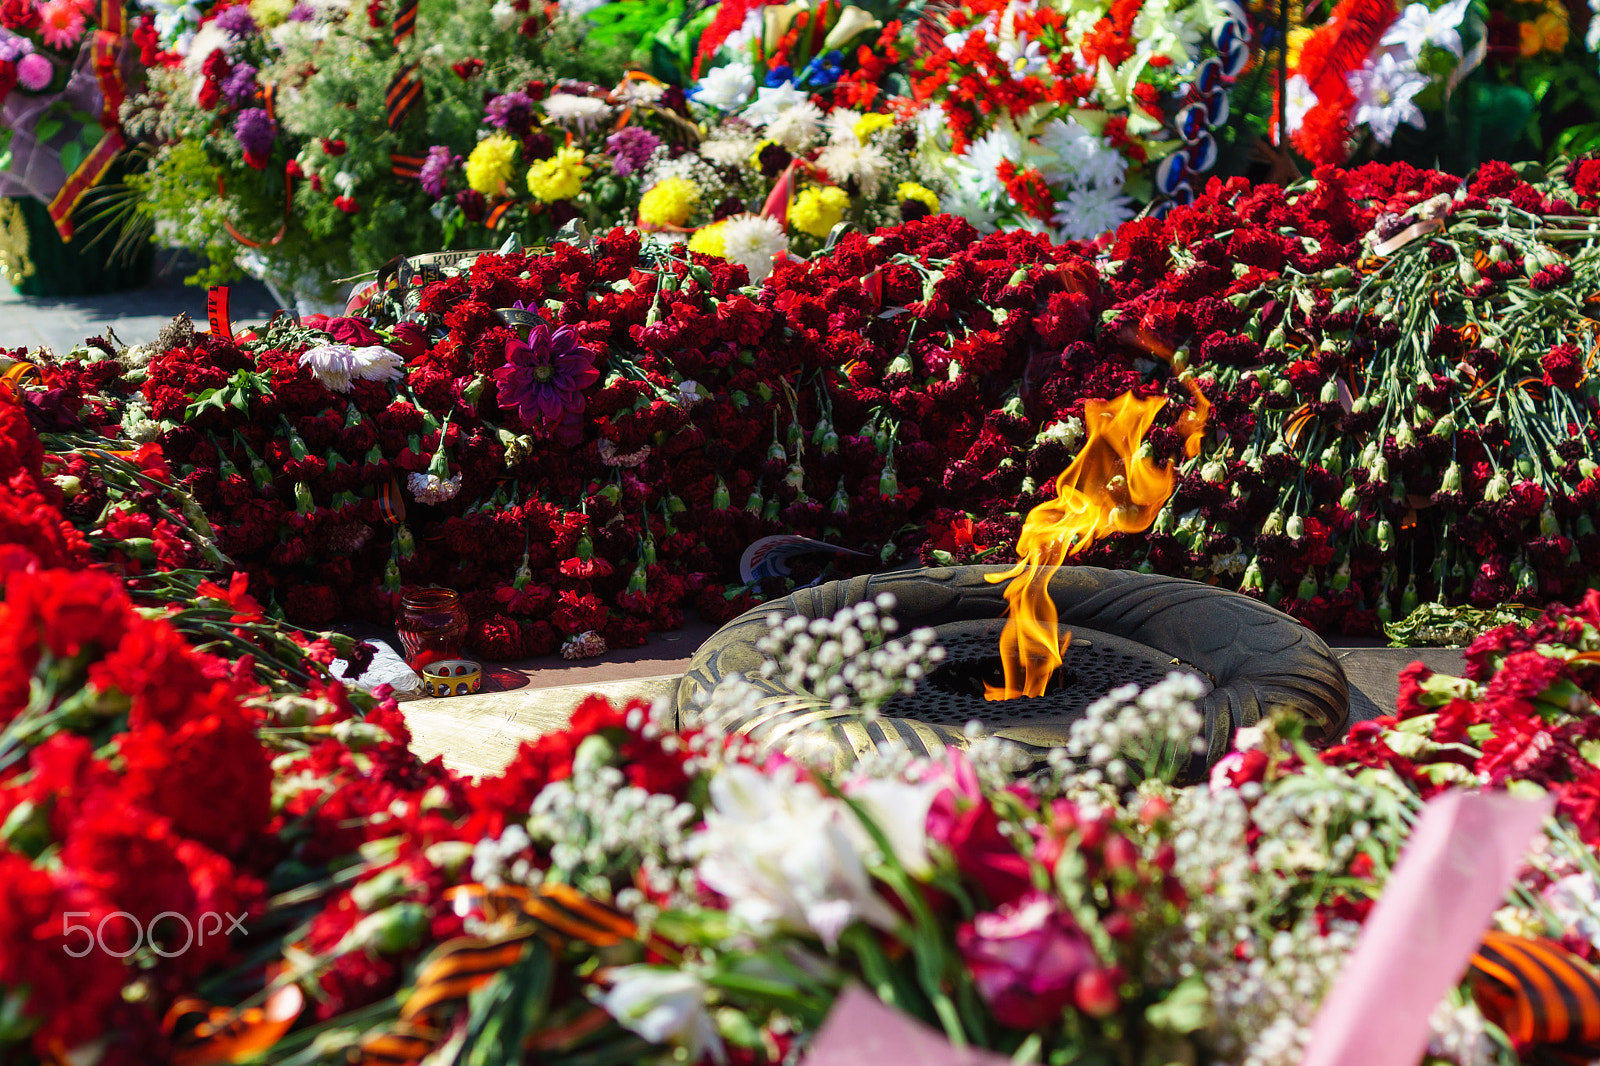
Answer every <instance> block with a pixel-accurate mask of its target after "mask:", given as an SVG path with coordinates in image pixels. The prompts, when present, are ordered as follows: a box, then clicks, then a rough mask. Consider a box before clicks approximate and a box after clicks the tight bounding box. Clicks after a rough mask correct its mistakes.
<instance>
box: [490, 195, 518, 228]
mask: <svg viewBox="0 0 1600 1066" xmlns="http://www.w3.org/2000/svg"><path fill="white" fill-rule="evenodd" d="M510 209H511V201H510V200H507V201H505V202H504V203H501V204H496V205H495V206H494V207H493V208H491V209H490V211H489V215H488V217H487V218H485V219H484V220H483V225H484V228H485V229H494V228H495V226H497V225H499V223H500V219H501V217H502V216H504V215H505V213H506V212H507V211H509V210H510Z"/></svg>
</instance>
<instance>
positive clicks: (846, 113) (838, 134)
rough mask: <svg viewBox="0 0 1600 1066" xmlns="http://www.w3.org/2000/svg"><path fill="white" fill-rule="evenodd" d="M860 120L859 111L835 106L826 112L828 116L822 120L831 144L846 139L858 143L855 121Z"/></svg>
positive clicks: (858, 136)
mask: <svg viewBox="0 0 1600 1066" xmlns="http://www.w3.org/2000/svg"><path fill="white" fill-rule="evenodd" d="M860 121H861V112H860V111H851V110H850V109H849V108H844V107H837V108H834V109H833V110H832V111H830V112H828V117H827V119H826V120H825V121H824V122H823V126H825V127H826V128H827V130H828V140H829V141H830V142H832V143H833V144H843V143H845V142H846V141H850V142H852V143H860V141H861V137H860V135H859V134H857V133H856V123H858V122H860Z"/></svg>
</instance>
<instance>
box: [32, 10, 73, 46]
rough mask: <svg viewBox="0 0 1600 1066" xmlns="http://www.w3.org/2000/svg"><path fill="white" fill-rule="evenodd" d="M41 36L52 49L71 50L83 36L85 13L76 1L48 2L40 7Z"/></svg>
mask: <svg viewBox="0 0 1600 1066" xmlns="http://www.w3.org/2000/svg"><path fill="white" fill-rule="evenodd" d="M39 36H40V37H43V38H44V43H45V44H47V45H49V46H50V47H51V48H56V49H67V48H71V47H72V46H73V45H75V44H77V43H78V38H80V37H82V36H83V11H82V10H81V9H80V8H79V7H78V5H77V3H75V2H74V0H47V2H46V3H44V4H41V5H40V6H39Z"/></svg>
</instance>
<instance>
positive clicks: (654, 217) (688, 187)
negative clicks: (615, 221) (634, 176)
mask: <svg viewBox="0 0 1600 1066" xmlns="http://www.w3.org/2000/svg"><path fill="white" fill-rule="evenodd" d="M699 206H700V187H699V186H698V185H696V184H695V183H694V182H692V181H690V180H689V179H688V178H668V179H667V180H666V181H659V182H656V184H654V185H652V186H650V189H649V191H648V192H646V193H645V194H644V195H643V196H641V197H639V221H640V222H641V223H643V224H644V225H646V226H681V225H683V224H684V223H685V222H688V221H689V216H690V215H692V214H694V209H695V208H697V207H699Z"/></svg>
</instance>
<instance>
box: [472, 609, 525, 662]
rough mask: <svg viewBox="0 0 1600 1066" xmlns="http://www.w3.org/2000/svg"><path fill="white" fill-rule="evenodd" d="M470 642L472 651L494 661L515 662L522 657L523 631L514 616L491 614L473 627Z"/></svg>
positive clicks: (480, 656) (482, 657)
mask: <svg viewBox="0 0 1600 1066" xmlns="http://www.w3.org/2000/svg"><path fill="white" fill-rule="evenodd" d="M467 639H468V643H469V644H470V646H471V647H472V653H473V654H474V655H476V656H478V657H479V658H481V659H487V660H490V661H492V662H502V663H504V662H514V661H515V660H517V659H520V658H522V654H523V649H522V631H521V630H520V629H519V628H518V627H517V622H516V620H515V619H513V618H508V617H507V616H505V615H503V614H497V615H491V616H490V617H488V618H485V619H484V620H483V621H481V622H478V623H477V624H476V625H474V626H473V627H472V632H471V634H470V635H469V637H468V638H467Z"/></svg>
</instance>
